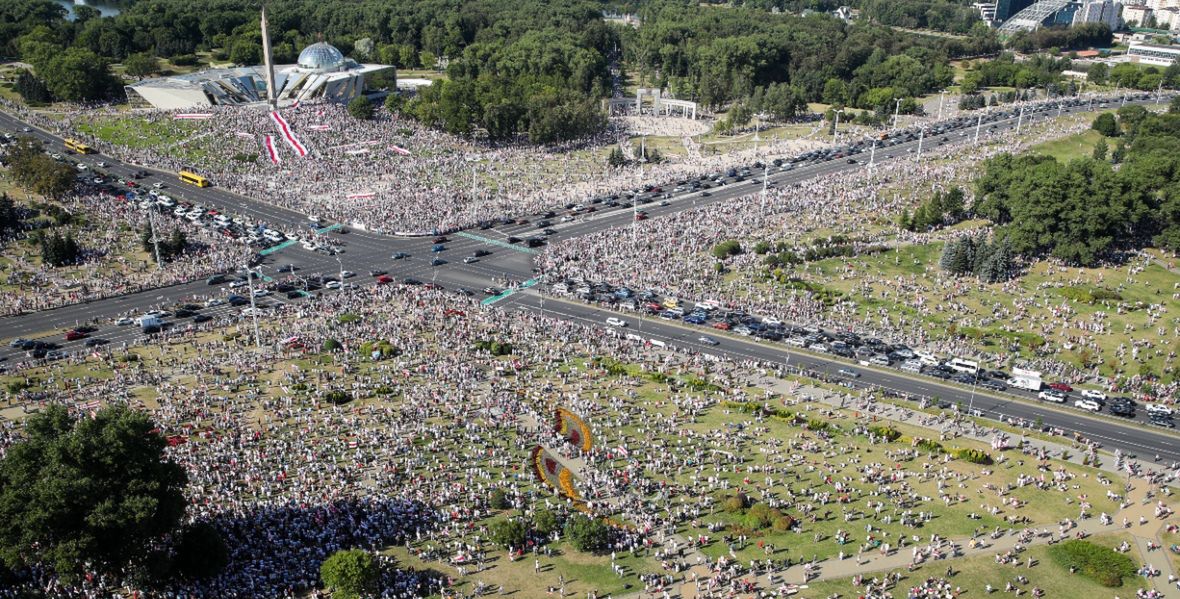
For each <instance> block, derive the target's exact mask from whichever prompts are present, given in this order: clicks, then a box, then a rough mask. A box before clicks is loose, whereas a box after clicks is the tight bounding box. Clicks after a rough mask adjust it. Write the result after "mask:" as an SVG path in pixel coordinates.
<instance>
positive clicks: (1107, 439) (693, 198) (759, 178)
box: [0, 98, 1180, 461]
mask: <svg viewBox="0 0 1180 599" xmlns="http://www.w3.org/2000/svg"><path fill="white" fill-rule="evenodd" d="M1167 100H1168V98H1162V101H1165V102H1166V101H1167ZM1153 101H1154V98H1152V99H1151V100H1140V101H1135V102H1131V101H1128V102H1127V103H1139V104H1150V103H1153ZM1112 104H1113V105H1112ZM1118 105H1119V102H1118V101H1115V102H1113V103H1109V102H1108V103H1107V104H1105V105H1103V104H1100V103H1097V102H1096V103H1094V105H1093V107H1094V108H1099V107H1104V108H1111V107H1115V108H1117V106H1118ZM1087 110H1090V107H1089V106H1087V105H1085V104H1083V105H1081V106H1078V107H1067V108H1064V109H1062V110H1061V111H1060V113H1063V114H1069V113H1073V112H1085V111H1087ZM1057 114H1059V111H1058V109H1057V108H1045V109H1042V110H1039V111H1032V110H1028V111H1026V112H1025V114H1024V116H1023V118H1022V119H1019V118H1018V117H1017V116H1011V117H1008V118H994V116H993V118H991V119H989V118H988V117H985V120H983V122H982V125H981V126H980V127H979V128H978V131H979V136H980V138H981V139H983V138H986V137H987V136H989V135H991V134H993V133H997V132H1000V131H1003V130H1006V129H1011V128H1015V127H1016V126H1017V122H1018V120H1022V121H1023V124H1024V125H1029V124H1031V123H1034V122H1036V121H1038V120H1042V119H1045V118H1051V117H1053V116H1056V115H1057ZM973 116H974V115H973ZM26 126H27V125H26V124H25V123H23V122H21V121H19V120H18V119H15V118H14V117H12V116H10V115H8V114H5V113H2V112H0V130H8V131H15V132H18V133H19V132H21V130H22V128H24V127H26ZM30 128H31V129H32V131H31V132H29V133H24V134H26V135H33V136H35V137H37V138H39V139H41V140H43V141H44V142H45V143H46V146H47V148H52V151H57V152H64V147H63V146H62V144H61V140H60V139H58V138H57V137H55V136H53V135H50V134H48V133H46V132H44V131H40V130H38V129H36V128H32V127H30ZM975 133H976V127H975V125H974V123H972V124H971V125H969V126H964V127H963V128H962V129H960V130H957V131H953V132H948V133H945V134H943V135H941V136H930V137H924V138H923V139H922V141H921V143H922V151H923V152H926V151H930V150H932V149H934V148H935V147H936V146H939V145H944V144H956V143H972V142H973V141H974V139H975ZM918 145H919V142H918V141H912V142H906V143H900V144H897V145H893V146H889V147H881V148H878V149H877V150H876V152H875V155H874V156H873V160H874V161H875V162H877V163H880V162H885V161H889V160H893V159H896V158H897V157H901V156H906V155H911V154H913V153H916V152H918ZM72 158H73V159H76V160H80V161H82V162H84V163H87V164H88V165H90V166H91V168H94V167H95V163H97V162H99V161H103V162H105V163H106V166H105V167H102V169H101V170H103V171H105V172H107V173H109V174H111V175H115V176H117V177H121V178H127V177H130V176H131V174H132V173H133V172H135V171H142V170H147V171H149V172H151V173H152V176H151V177H148V178H145V179H142V180H141V181H139V182H140V183H143V184H147V185H151V184H152V183H154V182H156V181H163V182H164V183H165V184H166V185H167V187H166V188H165V189H164V190H163V192H164V193H166V194H168V195H171V196H172V197H174V198H178V199H180V200H184V201H189V202H191V203H195V204H202V205H205V206H207V207H213V208H216V209H218V210H219V211H221V212H223V213H226V214H228V215H231V216H244V217H247V218H250V219H252V220H254V221H256V222H263V223H267V224H268V225H271V226H275V227H278V228H280V229H283V230H286V231H290V232H296V231H303V230H306V228H307V222H308V219H307V215H304V214H300V213H297V212H295V211H291V210H288V209H285V208H281V207H277V206H273V205H270V204H267V203H265V202H261V201H257V200H254V199H250V198H246V197H243V196H239V195H236V194H233V193H230V192H227V191H224V190H221V189H219V188H217V187H216V186H215V184H216V179H215V178H213V179H212V181H213V182H214V186H213V187H209V188H203V189H202V188H196V187H191V186H188V185H186V184H184V183H181V182H179V180H178V179H177V178H176V177H175V174H173V173H165V172H162V171H155V170H153V169H150V168H146V167H143V166H140V165H125V164H121V163H119V162H118V161H116V160H114V159H112V158H110V157H106V156H102V155H101V154H89V155H86V156H74V157H72ZM770 158H773V157H770ZM767 159H768V160H769V158H767ZM869 160H870V153H869V152H867V151H866V152H863V153H861V154H857V155H855V156H853V158H852V161H851V162H850V161H849V159H847V158H840V159H834V160H829V161H826V162H819V163H815V164H800V165H797V166H794V167H792V168H790V169H789V170H781V169H777V168H774V167H769V169H768V172H763V171H757V172H754V173H753V174H752V175H753V176H751V177H748V178H746V179H745V180H744V181H735V180H733V178H727V179H726V181H725V184H724V185H723V186H720V187H715V188H713V189H710V190H708V191H709V192H710V195H709V196H707V197H705V196H702V195H701V193H700V191H694V192H685V193H677V194H672V195H671V197H669V198H667V200H666V201H667V203H668V205H666V206H661V205H660V199H663V198H658V199H654V200H653V201H652V202H651V203H647V204H644V205H642V206H639V207H638V209H639V210H642V211H644V212H646V213H647V215H648V216H649V217H650V218H659V217H661V216H666V215H668V214H672V213H675V212H678V211H681V210H688V209H693V208H696V207H701V206H707V205H710V204H715V203H719V202H725V201H732V200H734V199H736V198H739V197H742V196H748V195H750V194H752V193H755V194H756V193H757V192H759V191H760V190H761V187H762V185H763V177H765V178H766V184H767V186H768V187H775V186H777V187H783V186H788V185H792V184H795V183H799V182H802V181H804V180H807V179H811V178H814V177H817V176H822V175H826V174H830V173H835V172H841V171H846V170H851V169H856V168H868V167H869V166H870V165H868V164H866V163H867V162H869ZM673 185H674V184H673ZM669 187H671V185H670V186H669ZM645 195H646V196H651V195H652V194H645ZM661 195H662V194H661ZM755 201H756V200H755ZM586 204H587V205H590V204H589V202H586ZM594 208H595V209H596V211H595V212H582V213H580V214H577V215H572V216H570V218H571V219H572V220H568V221H566V222H559V219H560V218H561V215H563V214H564V212H565V211H563V210H561V209H559V208H558V207H554V210H555V211H556V212H558V214H559V216H558V217H554V218H550V219H549V220H551V221H552V225H550V227H549V228H552V229H555V230H556V231H557V233H556V234H554V235H551V236H549V239H550V240H553V241H556V240H561V239H565V238H570V237H577V236H582V235H586V234H589V233H593V232H596V231H600V230H603V229H607V228H615V227H625V226H628V225H632V224H633V223H634V222H635V219H634V209H632V208H617V209H612V208H608V207H607V206H606V205H605V204H599V205H594ZM527 218H528V220H530V221H531V222H527V223H523V222H522V223H519V224H518V223H513V224H508V225H499V226H496V227H492V228H487V229H479V228H472V229H468V230H465V231H460V232H455V233H451V234H449V235H448V241H447V242H445V243H444V246H445V248H446V249H445V250H443V251H439V252H434V251H432V246H433V245H434V243H433V241H432V240H431V239H430V238H398V237H390V236H384V235H379V234H375V233H370V232H366V231H363V230H357V229H356V228H353V227H346V229H347V230H348V231H349V232H348V233H339V232H337V233H333V234H334V235H339V236H340V239H341V241H343V242H344V247H345V252H344V253H343V254H340V255H338V256H326V255H323V254H320V253H316V252H311V251H308V250H305V249H303V248H302V247H301V246H299V245H298V244H296V245H293V246H290V247H288V248H285V249H283V250H280V251H278V252H276V253H274V254H271V255H269V256H267V257H266V258H265V259H264V260H263V261H262V264H261V265H260V268H261V272H262V274H263V276H264V277H266V278H267V279H268V280H266V281H265V282H266V283H268V284H269V283H278V282H290V283H292V284H296V285H298V284H299V283H300V281H301V279H302V278H304V277H308V276H312V275H318V274H326V275H336V274H337V273H339V272H340V271H341V270H349V271H354V272H355V273H356V276H355V277H353V278H349V279H347V281H348V282H349V283H351V284H355V285H360V284H373V282H372V281H373V280H372V277H370V276H369V275H368V273H369V271H372V270H382V271H388V274H389V276H391V277H393V278H394V279H395V282H401V281H402V280H403V279H405V278H407V277H412V278H414V279H417V280H418V281H420V282H423V283H435V284H438V285H441V286H443V287H445V288H447V289H463V290H468V291H470V292H472V293H473V295H474V296H475V297H476V298H486V297H489V296H488V295H486V294H484V293H482V292H481V290H482V289H484V288H485V287H489V286H490V287H496V288H497V289H502V288H504V287H506V286H509V285H517V284H520V283H522V282H525V281H529V282H530V283H532V282H535V280H536V278H537V277H538V275H537V273H536V272H535V269H534V267H533V257H534V255H535V254H536V253H537V251H538V250H536V249H529V248H526V247H522V245H521V244H509V243H507V239H508V238H509V237H510V236H516V237H520V238H527V237H531V236H535V235H538V234H539V231H538V229H539V227H538V225H537V224H536V221H538V220H540V219H539V218H537V217H527ZM477 249H482V250H485V251H490V252H492V253H491V255H489V256H484V257H481V258H480V259H479V260H478V261H475V262H472V263H464V261H463V258H464V257H467V256H471V255H472V253H473V252H474V251H475V250H477ZM397 252H403V253H406V254H409V257H407V258H403V259H398V260H395V259H393V258H392V255H393V254H394V253H397ZM435 258H441V259H443V260H446V264H442V265H438V266H435V265H432V263H431V261H432V260H433V259H435ZM280 265H292V266H294V267H296V268H297V270H296V271H295V272H293V273H280V272H278V267H279V266H280ZM231 293H237V294H240V295H248V292H247V291H246V288H244V287H243V288H240V289H230V288H228V287H227V286H226V285H224V284H220V285H208V284H206V282H205V281H204V280H200V281H194V282H191V283H186V284H181V285H174V286H170V287H163V288H156V289H148V290H144V291H141V292H138V293H130V294H126V295H122V296H119V297H114V298H110V299H106V300H100V301H93V302H89V303H85V304H75V305H69V306H63V307H60V308H56V309H51V310H45V311H41V312H36V313H31V314H24V315H19V316H10V317H5V318H0V340H5V343H4V345H3V346H0V360H3V361H4V362H0V366H2V365H3V364H4V363H14V362H18V361H22V360H28V359H31V358H30V357H29V356H28V355H27V354H26V352H23V351H21V350H18V349H13V348H10V347H8V345H7V340H9V339H13V338H16V337H24V338H31V339H43V340H47V341H49V340H52V341H54V342H56V343H58V344H60V345H61V346H62V349H63V350H64V351H67V352H73V351H80V350H81V351H89V350H86V349H85V348H84V346H83V341H81V340H79V341H70V342H67V341H64V339H63V333H64V331H65V330H67V329H70V328H73V327H76V326H79V325H81V324H88V323H89V324H93V325H94V326H96V327H98V330H97V331H95V332H94V333H93V334H92V336H93V337H100V338H102V339H105V340H108V341H110V342H111V343H120V342H123V341H131V340H133V339H136V338H138V337H141V336H142V333H141V332H140V331H139V329H138V327H134V326H117V325H115V324H113V320H114V319H116V318H118V317H120V316H134V315H138V314H142V313H143V312H145V311H147V310H149V309H155V308H165V309H167V308H170V307H172V306H174V305H176V304H177V303H178V302H194V303H200V302H204V301H205V300H207V299H211V298H224V297H225V296H227V295H229V294H231ZM319 293H332V291H331V290H324V291H321V292H319ZM492 300H495V301H494V302H492ZM259 301H260V302H262V303H263V304H267V305H272V306H273V305H277V304H286V303H300V302H307V301H314V300H313V299H307V298H296V299H287V298H286V297H285V296H284V295H283V294H273V295H271V296H269V297H265V298H260V300H259ZM487 301H489V302H492V303H491V305H494V306H496V307H502V308H506V309H526V310H544V311H545V312H548V313H550V314H553V315H556V316H560V317H563V318H568V319H571V320H578V321H583V322H586V323H590V324H593V325H595V326H604V321H605V319H606V317H607V316H616V317H619V318H623V319H624V320H626V321H628V323H629V324H630V325H631V326H630V327H628V328H627V329H625V332H624V333H620V334H632V335H635V336H637V337H641V338H643V339H644V340H645V341H647V340H657V341H663V342H665V343H667V344H668V345H672V346H675V347H678V348H681V349H683V350H687V351H700V352H702V353H708V354H712V355H717V356H722V355H724V356H728V357H731V358H734V359H755V360H761V361H767V362H773V363H781V364H783V365H784V366H790V367H794V368H803V369H807V370H809V371H811V372H814V373H818V374H820V375H823V376H827V377H833V378H835V377H838V376H840V375H839V374H838V370H839V369H841V368H848V367H850V368H853V369H855V370H856V371H857V372H858V373H859V374H860V376H859V377H857V378H856V379H851V380H848V381H847V383H848V384H851V385H857V386H875V387H879V388H882V389H885V390H889V391H892V392H894V393H896V394H900V395H905V396H913V397H927V398H938V399H940V400H943V401H946V402H950V403H951V404H961V405H962V406H964V407H969V408H970V409H972V410H975V411H978V413H979V414H981V415H982V416H984V417H986V418H1000V417H1003V418H1015V419H1018V420H1024V421H1025V422H1028V423H1032V422H1034V421H1036V420H1037V419H1038V418H1039V419H1040V420H1041V421H1042V422H1043V424H1044V425H1047V426H1050V427H1054V428H1058V429H1061V430H1063V431H1067V432H1074V431H1076V432H1080V433H1081V434H1083V435H1084V436H1086V437H1087V438H1090V439H1093V440H1096V441H1098V442H1100V443H1102V444H1103V445H1104V446H1105V447H1106V448H1108V449H1113V448H1120V449H1122V450H1123V451H1125V452H1129V453H1132V454H1138V455H1140V456H1147V455H1155V454H1158V455H1160V456H1161V457H1162V458H1163V459H1164V460H1167V461H1180V437H1178V436H1176V435H1175V434H1173V433H1172V432H1170V431H1165V430H1163V429H1159V428H1149V427H1148V426H1147V425H1146V424H1143V423H1141V422H1140V423H1135V424H1132V423H1130V422H1127V421H1124V420H1118V419H1115V417H1113V416H1106V415H1102V416H1095V415H1091V414H1088V413H1085V412H1082V411H1081V410H1078V409H1075V408H1072V407H1060V406H1049V405H1045V404H1043V403H1038V402H1037V401H1036V400H1035V399H1031V398H1030V397H1028V396H1021V395H1019V394H994V393H989V392H981V390H980V389H978V388H971V387H966V386H963V385H959V384H955V383H944V382H942V381H939V380H938V379H934V378H932V377H927V376H922V375H911V374H907V373H903V372H900V371H898V370H895V369H891V368H876V367H864V366H859V365H854V364H853V363H852V362H845V361H840V360H838V359H835V358H832V357H829V356H822V355H818V354H814V353H812V352H808V351H800V350H796V349H794V348H790V347H788V346H786V345H784V344H782V343H771V342H766V341H761V340H757V339H754V338H741V337H737V336H731V335H724V334H720V333H719V332H717V331H713V330H711V329H710V330H708V331H706V330H702V329H701V328H700V327H690V326H688V325H684V324H682V323H670V322H667V321H662V320H659V319H651V318H643V319H640V318H638V317H637V316H636V315H634V314H631V313H628V314H620V313H615V312H608V311H605V310H604V309H602V308H599V307H596V306H592V305H588V304H582V303H574V302H568V301H564V300H556V299H554V298H548V299H546V298H544V296H543V295H541V294H540V293H538V289H537V288H532V289H527V290H522V291H520V292H516V293H511V294H506V295H504V296H495V297H492V298H491V299H489V300H487ZM241 311H242V308H234V307H230V306H228V305H217V306H211V307H208V308H205V309H203V310H202V311H201V312H202V313H206V314H209V315H211V316H215V317H216V316H225V317H230V318H234V317H239V316H238V315H239V314H240V313H241ZM178 325H179V326H183V324H182V323H178ZM703 334H707V335H708V336H710V337H712V338H714V339H716V340H718V341H719V342H720V344H719V345H715V346H714V345H708V344H705V343H703V342H700V341H698V338H699V337H700V336H701V335H703ZM1072 399H1073V398H1072V397H1071V401H1072ZM1142 415H1143V411H1142V410H1139V411H1138V416H1137V417H1138V418H1142V417H1143V416H1142Z"/></svg>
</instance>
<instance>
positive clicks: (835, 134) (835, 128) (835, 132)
mask: <svg viewBox="0 0 1180 599" xmlns="http://www.w3.org/2000/svg"><path fill="white" fill-rule="evenodd" d="M841 114H844V109H843V108H841V109H840V110H837V111H836V122H835V124H833V125H832V141H834V142H837V143H839V140H840V115H841Z"/></svg>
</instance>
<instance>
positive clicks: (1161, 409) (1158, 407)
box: [1143, 403, 1172, 416]
mask: <svg viewBox="0 0 1180 599" xmlns="http://www.w3.org/2000/svg"><path fill="white" fill-rule="evenodd" d="M1143 409H1144V410H1147V413H1148V414H1167V415H1168V416H1171V415H1172V408H1170V407H1168V406H1165V405H1163V404H1158V403H1149V404H1147V405H1145V406H1143Z"/></svg>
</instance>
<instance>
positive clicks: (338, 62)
mask: <svg viewBox="0 0 1180 599" xmlns="http://www.w3.org/2000/svg"><path fill="white" fill-rule="evenodd" d="M344 65H345V60H344V55H343V54H341V53H340V50H337V49H336V46H333V45H332V44H329V43H326V42H316V43H314V44H312V45H310V46H308V47H306V48H304V49H303V51H302V52H300V53H299V68H301V69H307V70H309V71H337V70H340V69H341V68H343V67H344Z"/></svg>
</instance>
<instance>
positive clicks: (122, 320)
mask: <svg viewBox="0 0 1180 599" xmlns="http://www.w3.org/2000/svg"><path fill="white" fill-rule="evenodd" d="M133 322H135V321H134V320H131V319H130V318H128V317H126V316H124V317H122V318H116V319H115V324H116V325H118V326H121V327H125V326H127V325H129V324H131V323H133Z"/></svg>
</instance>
